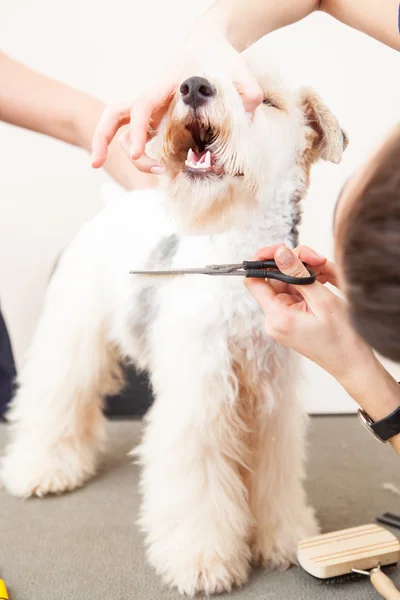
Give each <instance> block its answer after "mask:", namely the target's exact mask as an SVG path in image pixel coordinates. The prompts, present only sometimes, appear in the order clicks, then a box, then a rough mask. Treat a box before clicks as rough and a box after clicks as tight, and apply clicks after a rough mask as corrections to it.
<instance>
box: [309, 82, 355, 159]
mask: <svg viewBox="0 0 400 600" xmlns="http://www.w3.org/2000/svg"><path fill="white" fill-rule="evenodd" d="M299 103H300V107H301V109H302V111H303V113H304V118H305V122H306V126H307V127H308V129H309V135H308V136H307V137H308V141H309V146H308V148H309V149H312V150H313V155H314V161H315V160H317V159H318V158H322V159H323V160H329V161H331V162H333V163H339V162H340V161H341V159H342V154H343V152H344V150H345V149H346V147H347V144H348V138H347V135H346V133H345V132H344V131H343V130H342V129H341V127H340V125H339V123H338V120H337V119H336V117H335V115H334V114H333V113H332V112H331V111H330V110H329V108H328V107H327V106H326V104H325V103H324V102H323V101H322V99H321V98H320V97H319V96H318V94H317V93H316V92H314V90H312V89H311V88H302V89H301V90H300V100H299Z"/></svg>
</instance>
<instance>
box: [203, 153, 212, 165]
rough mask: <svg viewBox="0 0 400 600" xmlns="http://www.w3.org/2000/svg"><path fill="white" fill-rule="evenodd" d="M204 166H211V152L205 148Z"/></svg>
mask: <svg viewBox="0 0 400 600" xmlns="http://www.w3.org/2000/svg"><path fill="white" fill-rule="evenodd" d="M204 166H205V167H211V154H210V151H209V150H207V153H206V157H205V159H204Z"/></svg>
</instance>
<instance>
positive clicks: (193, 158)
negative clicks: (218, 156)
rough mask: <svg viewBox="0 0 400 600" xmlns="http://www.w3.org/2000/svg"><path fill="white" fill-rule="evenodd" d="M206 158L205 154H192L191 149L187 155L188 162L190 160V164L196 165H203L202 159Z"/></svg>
mask: <svg viewBox="0 0 400 600" xmlns="http://www.w3.org/2000/svg"><path fill="white" fill-rule="evenodd" d="M205 156H206V152H198V153H196V152H193V150H192V149H190V150H189V154H188V160H190V162H192V163H194V164H197V163H203V162H204V159H205Z"/></svg>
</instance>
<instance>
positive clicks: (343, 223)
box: [334, 123, 400, 361]
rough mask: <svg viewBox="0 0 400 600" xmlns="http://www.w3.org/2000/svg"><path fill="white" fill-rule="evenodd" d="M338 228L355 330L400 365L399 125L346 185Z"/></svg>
mask: <svg viewBox="0 0 400 600" xmlns="http://www.w3.org/2000/svg"><path fill="white" fill-rule="evenodd" d="M334 227H335V245H336V259H337V262H338V263H339V265H340V266H341V272H342V278H343V287H344V291H345V293H346V296H347V299H348V302H349V310H350V315H351V319H352V322H353V325H354V327H355V329H356V330H357V331H358V333H359V334H360V335H361V336H362V337H363V338H364V339H365V340H366V341H367V342H368V343H369V344H370V345H371V346H372V347H373V348H375V349H376V350H377V351H378V352H379V353H381V354H382V355H384V356H386V357H388V358H390V359H392V360H395V361H400V123H399V124H398V125H397V126H396V127H395V128H394V130H393V131H392V133H391V135H390V136H389V137H388V139H387V140H385V142H384V144H383V145H382V146H381V147H380V148H379V150H378V151H377V152H376V153H375V154H374V155H373V156H372V157H371V159H370V160H369V161H368V162H367V163H365V164H364V165H363V167H362V168H361V169H359V171H357V172H356V173H355V175H353V177H352V178H351V179H349V181H348V182H347V183H346V184H345V186H344V188H343V189H342V192H341V194H340V196H339V199H338V203H337V207H336V214H335V223H334Z"/></svg>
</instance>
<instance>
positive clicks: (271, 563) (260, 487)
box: [249, 349, 318, 570]
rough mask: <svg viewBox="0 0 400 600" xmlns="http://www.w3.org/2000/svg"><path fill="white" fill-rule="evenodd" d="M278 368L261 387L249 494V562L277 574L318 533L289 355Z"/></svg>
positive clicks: (302, 416)
mask: <svg viewBox="0 0 400 600" xmlns="http://www.w3.org/2000/svg"><path fill="white" fill-rule="evenodd" d="M281 350H282V349H281ZM283 364H284V365H285V367H284V369H281V372H280V374H278V375H277V376H276V378H275V379H274V380H273V381H271V382H270V384H267V385H266V387H265V396H264V399H263V405H262V406H261V411H260V413H259V418H258V419H257V424H256V435H255V436H254V457H255V464H254V473H253V476H252V479H251V482H250V489H249V493H250V502H251V509H252V513H253V515H254V518H255V521H256V525H255V532H254V538H253V546H252V549H253V558H254V560H255V562H258V563H260V564H262V565H264V566H265V567H266V568H271V569H275V568H276V569H281V570H284V569H286V568H287V567H289V565H290V564H291V563H293V562H295V560H296V549H297V544H298V542H299V540H301V539H303V538H306V537H310V536H313V535H315V534H316V533H318V526H317V523H316V520H315V517H314V511H313V510H312V508H310V507H309V506H308V504H307V499H306V494H305V491H304V488H303V475H304V451H305V430H306V424H307V421H306V416H305V414H304V411H303V409H302V407H301V406H300V404H299V402H298V401H297V399H296V393H295V389H294V387H295V386H294V385H293V374H292V373H291V369H290V356H289V355H287V356H286V358H285V361H284V363H283ZM265 411H266V412H265Z"/></svg>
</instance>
